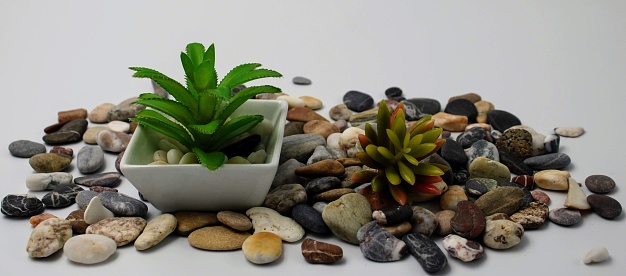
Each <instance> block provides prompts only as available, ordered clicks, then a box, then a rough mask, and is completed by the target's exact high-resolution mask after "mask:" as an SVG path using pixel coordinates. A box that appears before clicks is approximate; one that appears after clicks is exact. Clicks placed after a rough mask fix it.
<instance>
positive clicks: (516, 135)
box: [496, 128, 543, 160]
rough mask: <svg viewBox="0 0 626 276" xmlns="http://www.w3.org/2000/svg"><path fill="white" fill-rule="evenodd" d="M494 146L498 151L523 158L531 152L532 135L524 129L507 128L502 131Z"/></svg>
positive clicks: (530, 154)
mask: <svg viewBox="0 0 626 276" xmlns="http://www.w3.org/2000/svg"><path fill="white" fill-rule="evenodd" d="M542 145H543V143H542ZM496 147H497V148H498V150H499V151H507V152H510V153H512V154H513V155H515V156H516V157H518V158H520V159H522V160H524V159H526V158H528V157H530V156H532V154H533V136H532V134H531V133H530V132H528V131H526V130H524V129H519V128H513V129H508V130H506V131H504V132H503V133H502V136H501V137H500V138H499V139H498V141H497V142H496Z"/></svg>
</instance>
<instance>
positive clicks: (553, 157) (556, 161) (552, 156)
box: [524, 153, 572, 170]
mask: <svg viewBox="0 0 626 276" xmlns="http://www.w3.org/2000/svg"><path fill="white" fill-rule="evenodd" d="M571 162H572V160H571V159H570V157H569V155H567V154H565V153H548V154H544V155H539V156H533V157H530V158H526V159H524V164H526V165H528V167H530V168H531V169H534V170H560V169H562V168H565V167H567V165H569V164H570V163H571Z"/></svg>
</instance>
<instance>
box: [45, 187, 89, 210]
mask: <svg viewBox="0 0 626 276" xmlns="http://www.w3.org/2000/svg"><path fill="white" fill-rule="evenodd" d="M81 191H83V188H81V187H80V186H78V185H76V184H71V183H70V184H63V185H59V186H57V187H56V188H54V190H52V191H51V192H49V193H47V194H45V195H44V196H43V197H42V198H41V202H43V204H45V205H46V207H50V208H63V207H67V206H70V205H72V204H74V202H76V195H77V194H78V193H79V192H81Z"/></svg>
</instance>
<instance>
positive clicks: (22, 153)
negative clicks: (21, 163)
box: [9, 140, 46, 158]
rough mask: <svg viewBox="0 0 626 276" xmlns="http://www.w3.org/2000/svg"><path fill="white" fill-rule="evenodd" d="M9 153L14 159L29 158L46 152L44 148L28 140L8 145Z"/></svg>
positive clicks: (42, 145)
mask: <svg viewBox="0 0 626 276" xmlns="http://www.w3.org/2000/svg"><path fill="white" fill-rule="evenodd" d="M9 152H10V153H11V155H13V156H15V157H24V158H30V157H32V156H33V155H35V154H38V153H44V152H46V146H45V145H44V144H41V143H37V142H33V141H29V140H17V141H14V142H11V144H9Z"/></svg>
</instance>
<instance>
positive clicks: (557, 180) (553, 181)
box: [533, 170, 570, 191]
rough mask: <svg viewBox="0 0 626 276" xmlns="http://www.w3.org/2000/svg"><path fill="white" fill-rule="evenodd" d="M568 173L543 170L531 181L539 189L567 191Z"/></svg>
mask: <svg viewBox="0 0 626 276" xmlns="http://www.w3.org/2000/svg"><path fill="white" fill-rule="evenodd" d="M569 177H570V174H569V172H568V171H560V170H543V171H539V172H537V173H535V175H534V176H533V180H534V181H535V184H537V186H539V188H542V189H546V190H554V191H567V189H568V187H569V182H568V178H569Z"/></svg>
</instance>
